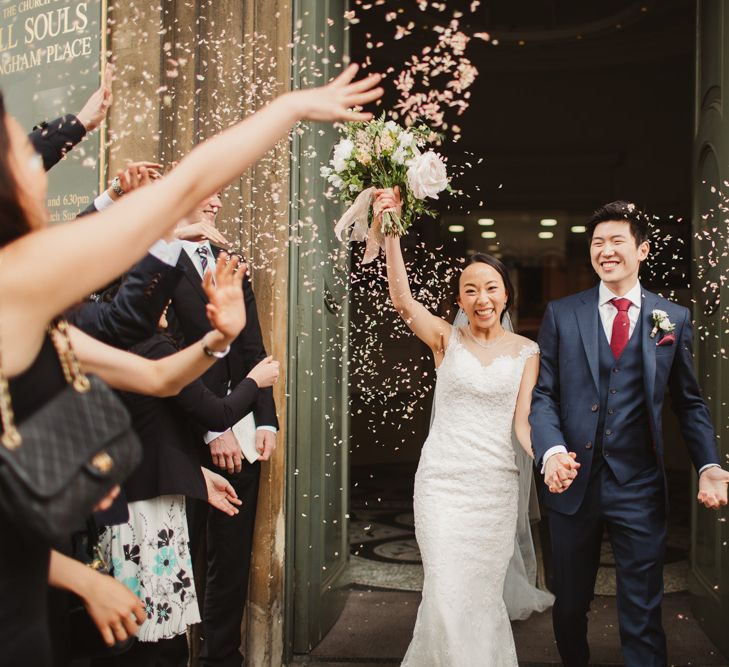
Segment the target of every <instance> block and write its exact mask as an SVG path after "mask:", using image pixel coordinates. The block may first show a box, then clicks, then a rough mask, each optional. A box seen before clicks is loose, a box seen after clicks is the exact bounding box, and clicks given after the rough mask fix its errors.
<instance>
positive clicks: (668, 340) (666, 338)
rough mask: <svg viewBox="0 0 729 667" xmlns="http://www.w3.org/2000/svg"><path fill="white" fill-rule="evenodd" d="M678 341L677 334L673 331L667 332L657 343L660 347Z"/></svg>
mask: <svg viewBox="0 0 729 667" xmlns="http://www.w3.org/2000/svg"><path fill="white" fill-rule="evenodd" d="M675 342H676V336H675V335H674V334H672V333H669V334H666V335H665V336H664V337H663V338H661V340H659V341H658V342H657V343H656V345H657V346H658V347H660V346H661V345H673V344H674V343H675Z"/></svg>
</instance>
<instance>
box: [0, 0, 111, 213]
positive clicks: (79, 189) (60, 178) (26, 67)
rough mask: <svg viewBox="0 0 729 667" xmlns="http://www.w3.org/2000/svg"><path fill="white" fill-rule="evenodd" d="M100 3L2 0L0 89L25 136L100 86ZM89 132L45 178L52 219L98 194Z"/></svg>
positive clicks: (75, 107) (97, 148)
mask: <svg viewBox="0 0 729 667" xmlns="http://www.w3.org/2000/svg"><path fill="white" fill-rule="evenodd" d="M105 5H106V2H105V0H87V1H85V2H79V1H69V0H0V90H2V93H3V96H4V98H5V105H6V107H7V109H8V110H9V112H10V113H11V114H12V115H13V116H15V117H16V118H17V119H18V120H19V121H20V123H21V124H22V125H23V126H24V127H25V128H27V130H28V131H30V130H31V129H32V127H33V126H34V125H37V124H39V123H40V122H41V121H45V120H52V119H53V118H56V117H58V116H62V115H63V114H66V113H76V112H77V111H79V109H81V107H82V106H83V105H84V102H85V101H86V100H87V99H88V98H89V96H90V95H91V93H92V92H93V91H94V90H96V89H97V88H98V87H99V83H100V63H101V62H102V58H103V56H104V55H105V53H104V43H105V34H104V31H103V30H102V25H104V23H105V14H106V6H105ZM103 166H104V165H103V157H102V147H101V137H100V133H99V132H94V133H93V134H91V135H90V136H89V137H88V138H86V139H84V141H83V142H82V143H81V144H80V145H79V146H77V147H76V148H75V149H74V150H73V151H72V152H71V153H69V155H68V156H67V157H66V159H64V160H63V161H62V162H61V163H60V164H59V165H58V166H56V167H54V169H53V170H52V171H51V173H50V174H49V187H48V210H49V212H50V219H51V221H53V222H60V221H64V220H72V219H73V218H74V217H76V214H77V213H78V212H79V210H81V209H83V208H85V207H86V206H87V205H88V204H89V203H90V202H91V201H92V200H93V198H94V196H95V195H96V193H97V191H98V188H99V181H100V178H101V177H102V176H103Z"/></svg>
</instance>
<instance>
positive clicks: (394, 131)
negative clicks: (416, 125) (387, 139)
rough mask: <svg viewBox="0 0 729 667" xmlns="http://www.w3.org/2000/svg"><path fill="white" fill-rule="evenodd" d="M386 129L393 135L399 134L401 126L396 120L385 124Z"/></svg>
mask: <svg viewBox="0 0 729 667" xmlns="http://www.w3.org/2000/svg"><path fill="white" fill-rule="evenodd" d="M385 127H386V128H387V129H388V130H390V132H391V133H392V134H397V133H398V132H399V131H400V126H399V125H398V124H397V123H396V122H395V121H394V120H388V121H387V122H386V123H385Z"/></svg>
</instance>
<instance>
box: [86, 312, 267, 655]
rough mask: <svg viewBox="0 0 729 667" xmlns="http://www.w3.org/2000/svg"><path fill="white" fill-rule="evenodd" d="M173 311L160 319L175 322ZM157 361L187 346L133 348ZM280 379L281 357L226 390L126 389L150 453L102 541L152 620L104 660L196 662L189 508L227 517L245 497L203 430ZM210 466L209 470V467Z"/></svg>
mask: <svg viewBox="0 0 729 667" xmlns="http://www.w3.org/2000/svg"><path fill="white" fill-rule="evenodd" d="M166 324H167V323H166V318H165V317H164V316H163V317H162V319H161V322H160V326H161V328H162V329H164V328H166ZM130 351H131V352H133V353H135V354H139V355H140V356H143V357H145V358H148V359H160V358H164V357H166V356H168V355H170V354H173V353H175V352H176V351H177V346H176V344H175V343H174V342H173V340H172V339H171V337H169V336H168V335H167V334H165V333H163V332H160V333H157V334H155V335H154V336H152V337H151V338H150V339H148V340H146V341H143V342H141V343H139V344H137V345H135V346H134V347H132V349H131V350H130ZM277 378H278V362H275V361H273V360H272V359H270V358H267V359H265V360H264V361H262V362H260V363H259V364H258V365H256V366H255V367H254V368H253V369H252V370H251V371H250V373H248V375H247V377H246V378H245V379H244V380H242V381H241V382H240V383H239V384H238V385H237V386H236V387H235V388H234V389H233V391H232V392H231V393H230V394H228V395H227V396H225V397H222V398H220V397H218V396H216V395H215V394H213V393H212V392H211V391H210V390H209V389H208V388H207V387H206V386H205V384H204V383H203V382H202V381H201V380H196V381H195V382H193V383H191V384H190V385H188V386H187V387H185V388H184V389H183V390H182V391H181V392H180V393H179V394H177V396H174V397H172V398H166V399H157V398H152V397H147V396H142V395H140V394H130V393H124V394H123V400H124V402H125V403H126V405H127V407H128V408H129V411H130V413H131V415H132V420H133V424H134V428H135V430H136V431H137V433H138V434H139V436H140V439H141V440H142V444H143V447H144V459H143V461H142V463H141V465H140V466H139V467H138V468H137V470H136V471H135V472H134V473H133V474H132V476H131V477H130V478H129V479H128V480H127V481H126V483H125V485H124V490H125V493H126V497H127V500H128V501H129V511H130V518H129V521H128V522H127V523H125V524H123V525H120V526H112V527H110V528H108V529H106V530H105V531H104V532H103V534H102V537H101V546H102V550H103V553H104V555H105V557H106V560H107V561H108V562H110V563H112V566H113V574H114V576H115V577H116V578H117V579H118V580H120V581H123V582H124V583H125V584H126V585H127V586H129V587H130V588H131V589H132V590H133V591H134V592H135V593H136V594H137V595H138V596H139V597H140V598H141V599H142V600H143V601H144V605H145V611H146V613H147V619H146V621H145V622H144V623H143V624H142V626H141V628H140V632H139V636H138V642H137V644H135V646H134V647H133V648H132V649H131V650H130V651H128V652H127V653H124V654H123V655H120V656H117V657H115V658H113V659H109V660H104V661H101V660H100V661H96V662H95V665H94V667H101V666H102V665H103V666H104V667H112V666H113V667H122V666H126V665H129V666H134V667H145V666H147V665H149V666H150V667H163V666H164V667H166V666H168V665H169V666H170V667H173V666H174V665H184V664H186V663H187V657H188V656H187V639H186V635H185V631H186V629H187V627H189V626H191V625H193V624H195V623H199V622H200V616H199V611H198V603H197V596H196V592H195V584H194V581H193V579H192V558H191V555H190V548H189V541H190V540H189V534H188V526H187V519H186V515H185V500H186V497H187V498H195V499H198V500H199V501H203V502H207V503H209V504H210V505H212V506H213V507H214V508H216V509H218V510H220V511H222V513H223V514H225V515H227V516H235V515H236V514H237V513H238V511H239V508H237V507H234V505H240V503H241V501H240V500H238V498H237V496H236V494H235V491H234V490H233V487H232V486H231V485H230V483H229V482H228V481H227V480H225V479H224V478H223V477H221V476H220V475H218V474H216V473H214V472H212V471H211V470H208V469H207V468H205V467H203V468H201V467H200V464H199V459H200V458H201V456H200V450H201V448H202V446H203V443H202V440H201V437H200V435H201V433H202V432H203V431H206V430H209V429H217V430H223V429H227V428H229V427H230V426H232V425H233V424H235V423H236V422H237V421H238V420H240V419H241V418H242V417H243V416H244V415H245V414H247V413H248V412H250V411H251V410H252V409H253V408H254V406H255V402H256V399H257V398H258V394H259V390H260V389H261V388H265V387H269V386H271V385H272V384H273V383H274V382H275V381H276V379H277ZM201 471H202V474H201Z"/></svg>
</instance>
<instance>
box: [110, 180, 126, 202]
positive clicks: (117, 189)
mask: <svg viewBox="0 0 729 667" xmlns="http://www.w3.org/2000/svg"><path fill="white" fill-rule="evenodd" d="M111 189H112V190H113V191H114V193H115V194H117V195H118V196H119V197H121V196H122V195H123V194H124V189H123V188H122V186H121V182H120V181H119V177H118V176H114V178H112V179H111Z"/></svg>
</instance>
